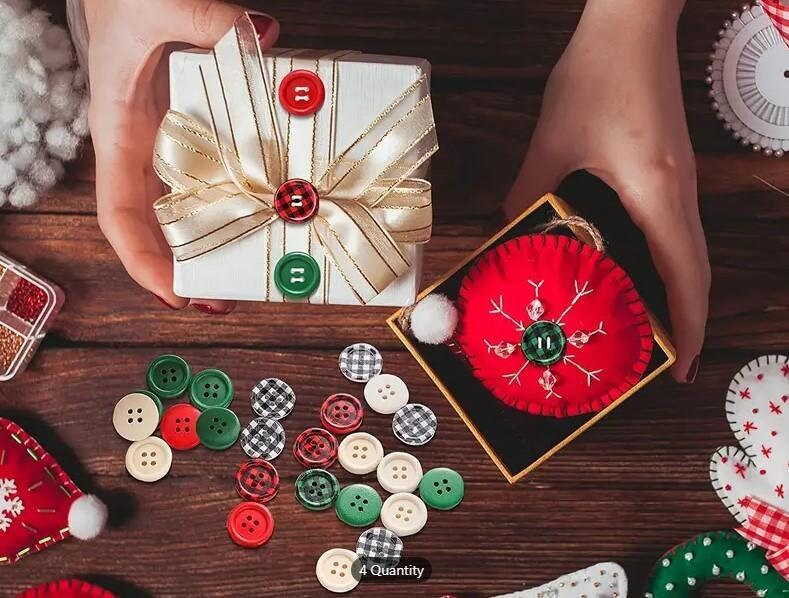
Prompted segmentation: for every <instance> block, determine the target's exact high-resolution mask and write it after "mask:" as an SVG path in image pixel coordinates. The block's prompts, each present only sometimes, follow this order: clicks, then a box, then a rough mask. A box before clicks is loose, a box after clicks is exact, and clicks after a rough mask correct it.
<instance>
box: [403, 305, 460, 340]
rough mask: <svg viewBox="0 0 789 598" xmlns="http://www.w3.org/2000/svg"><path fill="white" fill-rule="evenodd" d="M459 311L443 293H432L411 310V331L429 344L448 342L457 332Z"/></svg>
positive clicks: (417, 337) (418, 338)
mask: <svg viewBox="0 0 789 598" xmlns="http://www.w3.org/2000/svg"><path fill="white" fill-rule="evenodd" d="M457 323H458V312H457V308H456V307H455V304H454V303H452V301H451V300H450V299H449V298H448V297H447V296H446V295H442V294H441V293H431V294H430V295H428V296H427V297H425V298H424V299H422V300H421V301H420V302H419V303H417V304H416V306H414V308H413V310H412V311H411V322H410V326H411V332H412V333H413V335H414V336H415V337H416V339H417V340H418V341H420V342H422V343H426V344H428V345H440V344H441V343H445V342H447V341H448V340H449V339H450V338H452V335H453V334H454V333H455V327H456V326H457Z"/></svg>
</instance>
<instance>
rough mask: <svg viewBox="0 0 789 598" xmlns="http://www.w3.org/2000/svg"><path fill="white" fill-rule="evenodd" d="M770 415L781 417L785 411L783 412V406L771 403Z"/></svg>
mask: <svg viewBox="0 0 789 598" xmlns="http://www.w3.org/2000/svg"><path fill="white" fill-rule="evenodd" d="M770 413H776V414H778V415H781V414H782V413H783V411H781V406H780V405H779V404H778V403H773V402H772V401H770Z"/></svg>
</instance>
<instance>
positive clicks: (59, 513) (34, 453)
mask: <svg viewBox="0 0 789 598" xmlns="http://www.w3.org/2000/svg"><path fill="white" fill-rule="evenodd" d="M106 520H107V507H106V506H105V505H104V504H103V503H102V502H101V501H100V500H99V499H98V498H96V497H95V496H92V495H89V494H83V493H82V491H81V490H80V489H79V488H77V486H76V485H75V484H74V482H73V481H72V480H71V478H70V477H69V476H68V474H66V472H65V471H63V469H62V468H61V467H60V465H59V464H58V462H57V461H55V459H54V458H53V457H52V456H51V455H50V454H49V453H47V452H46V451H45V450H44V449H43V448H42V447H41V445H40V444H38V442H36V440H35V439H34V438H32V437H31V436H30V435H29V434H27V432H25V431H24V430H23V429H22V428H20V427H19V426H18V425H17V424H15V423H14V422H12V421H10V420H8V419H3V418H0V564H9V563H14V562H16V561H18V560H19V559H21V558H22V557H24V556H27V555H30V554H33V553H34V552H38V551H40V550H42V549H44V548H46V547H47V546H51V545H52V544H54V543H55V542H59V541H60V540H63V539H65V538H67V537H68V536H69V535H72V536H74V537H76V538H79V539H82V540H90V539H92V538H95V537H96V536H98V535H99V533H101V531H102V529H103V527H104V524H105V522H106Z"/></svg>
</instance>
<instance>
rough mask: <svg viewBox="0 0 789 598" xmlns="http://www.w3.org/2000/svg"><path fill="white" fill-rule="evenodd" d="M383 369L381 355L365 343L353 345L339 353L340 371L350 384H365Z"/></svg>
mask: <svg viewBox="0 0 789 598" xmlns="http://www.w3.org/2000/svg"><path fill="white" fill-rule="evenodd" d="M383 369H384V358H383V357H381V353H380V352H379V351H378V349H376V348H375V347H373V346H372V345H368V344H367V343H354V344H353V345H350V346H348V347H345V349H343V350H342V353H340V371H341V372H342V375H343V376H345V377H346V378H348V380H350V381H352V382H367V381H368V380H369V379H370V378H373V377H375V376H377V375H378V374H380V373H381V370H383Z"/></svg>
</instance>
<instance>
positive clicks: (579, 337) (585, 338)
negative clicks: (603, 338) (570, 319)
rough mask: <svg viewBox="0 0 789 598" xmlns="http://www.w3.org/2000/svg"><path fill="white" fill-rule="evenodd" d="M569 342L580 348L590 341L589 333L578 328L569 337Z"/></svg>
mask: <svg viewBox="0 0 789 598" xmlns="http://www.w3.org/2000/svg"><path fill="white" fill-rule="evenodd" d="M567 342H568V343H570V344H571V345H572V346H573V347H575V348H576V349H580V348H581V347H583V346H584V345H585V344H586V343H588V342H589V335H588V334H586V333H585V332H581V331H580V330H576V331H575V332H573V334H572V336H570V338H568V339H567Z"/></svg>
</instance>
